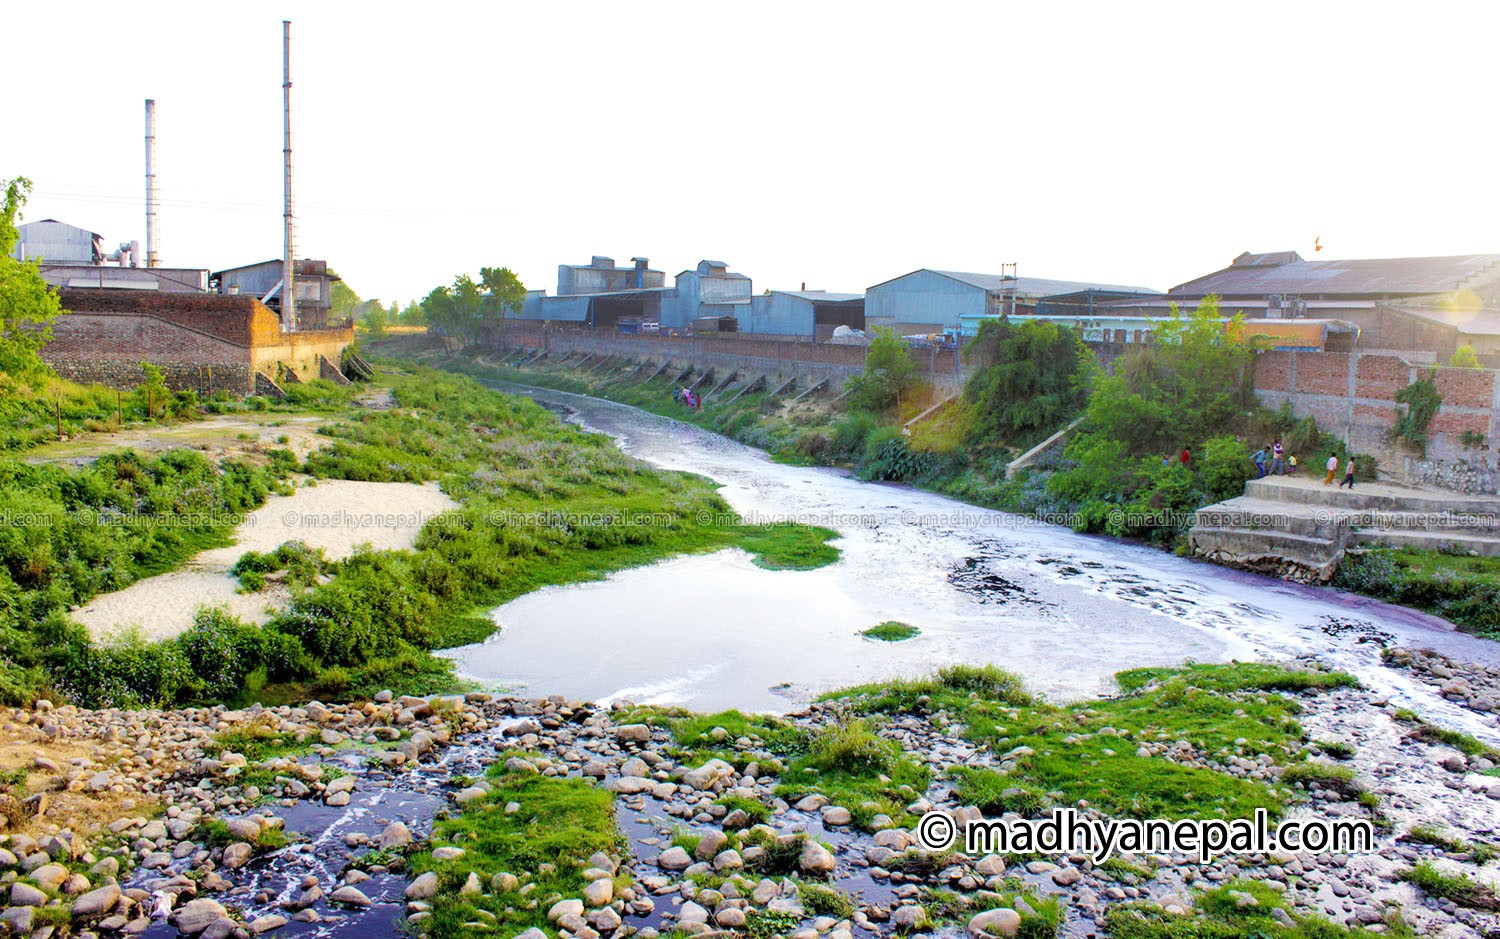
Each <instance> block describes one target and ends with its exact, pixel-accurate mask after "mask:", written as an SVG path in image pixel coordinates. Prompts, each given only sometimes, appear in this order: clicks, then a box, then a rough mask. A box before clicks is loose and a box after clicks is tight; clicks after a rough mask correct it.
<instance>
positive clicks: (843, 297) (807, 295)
mask: <svg viewBox="0 0 1500 939" xmlns="http://www.w3.org/2000/svg"><path fill="white" fill-rule="evenodd" d="M772 293H784V294H786V295H787V296H789V297H797V298H798V299H801V300H810V301H812V302H815V303H848V302H849V301H851V300H863V299H864V298H865V295H864V294H862V293H829V292H828V291H826V290H774V291H772Z"/></svg>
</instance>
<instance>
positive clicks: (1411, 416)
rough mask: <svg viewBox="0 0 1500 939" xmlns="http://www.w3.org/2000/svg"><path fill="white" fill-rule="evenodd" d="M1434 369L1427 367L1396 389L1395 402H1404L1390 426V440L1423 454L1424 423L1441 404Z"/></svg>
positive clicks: (1425, 443)
mask: <svg viewBox="0 0 1500 939" xmlns="http://www.w3.org/2000/svg"><path fill="white" fill-rule="evenodd" d="M1436 374H1437V372H1436V369H1432V370H1429V371H1428V372H1427V373H1426V374H1425V375H1423V376H1422V377H1421V378H1419V379H1417V380H1416V381H1414V382H1412V383H1411V384H1410V385H1407V386H1406V387H1405V388H1402V389H1401V390H1400V391H1398V392H1396V403H1397V404H1404V405H1406V410H1405V411H1402V412H1401V414H1400V416H1398V417H1397V418H1396V423H1395V425H1394V426H1392V427H1391V430H1390V436H1391V439H1392V440H1396V441H1399V442H1401V443H1404V444H1406V445H1407V446H1408V447H1411V448H1412V449H1413V450H1415V451H1417V452H1418V453H1420V454H1423V455H1424V456H1425V455H1426V453H1427V425H1428V424H1430V423H1431V422H1432V418H1433V416H1434V415H1435V414H1437V412H1438V408H1440V407H1442V405H1443V396H1442V395H1441V394H1439V393H1438V390H1437V383H1436V382H1435V381H1434V380H1433V379H1434V378H1435V377H1436Z"/></svg>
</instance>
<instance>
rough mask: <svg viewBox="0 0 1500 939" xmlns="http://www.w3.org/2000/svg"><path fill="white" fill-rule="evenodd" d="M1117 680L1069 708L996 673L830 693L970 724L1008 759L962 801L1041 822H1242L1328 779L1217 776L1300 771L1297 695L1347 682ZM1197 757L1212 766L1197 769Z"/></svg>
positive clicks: (1205, 677) (970, 780) (1196, 674)
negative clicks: (1116, 689)
mask: <svg viewBox="0 0 1500 939" xmlns="http://www.w3.org/2000/svg"><path fill="white" fill-rule="evenodd" d="M1117 680H1118V682H1119V685H1120V687H1121V690H1122V694H1121V695H1120V696H1119V697H1116V698H1107V699H1101V700H1096V701H1089V702H1084V703H1080V704H1074V705H1051V704H1047V703H1045V702H1040V701H1037V700H1035V699H1033V698H1032V697H1031V696H1030V695H1028V694H1026V692H1025V689H1024V687H1022V685H1021V683H1020V681H1019V679H1017V678H1016V677H1015V676H1010V675H1007V674H1006V673H1004V672H1000V671H999V670H998V669H989V670H974V671H973V672H960V673H958V674H951V673H950V674H947V675H944V674H939V675H938V676H935V677H934V678H931V679H926V680H907V681H899V682H892V683H888V684H884V685H868V686H863V687H860V688H854V689H849V690H847V691H842V692H835V693H834V694H832V695H830V696H828V698H829V699H831V700H837V701H844V702H846V704H847V706H848V707H849V709H850V710H851V711H852V712H853V713H856V714H864V715H871V716H874V715H879V714H882V713H886V714H891V713H921V712H924V711H927V712H932V713H933V714H934V719H935V720H937V719H940V718H943V719H947V720H951V721H953V722H955V723H960V724H962V725H964V728H965V729H964V734H965V736H966V737H968V738H969V739H971V740H974V741H977V742H982V743H985V744H986V745H988V746H989V748H990V749H991V750H992V751H993V752H994V753H996V754H997V755H999V756H1000V757H1001V758H1002V759H1003V760H1005V768H1004V771H996V770H988V769H975V768H968V769H962V770H960V771H958V772H956V773H955V776H956V778H957V781H958V787H959V793H960V798H961V799H962V800H963V801H964V802H966V803H972V804H975V805H978V806H980V808H982V809H984V810H985V811H986V812H987V813H1002V812H1006V811H1015V812H1023V813H1028V814H1034V813H1036V812H1037V811H1040V810H1041V809H1043V808H1045V807H1047V806H1049V805H1064V804H1072V803H1075V802H1077V801H1078V800H1087V801H1088V802H1089V803H1090V804H1091V805H1093V806H1095V807H1097V808H1098V809H1099V810H1100V811H1103V812H1105V813H1106V814H1109V815H1115V816H1131V817H1137V818H1155V817H1163V818H1185V817H1190V816H1203V815H1218V816H1221V817H1232V818H1244V817H1250V816H1251V815H1252V814H1253V812H1254V810H1255V809H1257V808H1264V809H1266V810H1267V811H1269V812H1270V813H1272V814H1273V815H1275V814H1277V813H1278V812H1279V811H1280V810H1281V808H1282V806H1283V805H1284V804H1285V802H1286V801H1287V799H1288V797H1289V796H1290V792H1289V790H1288V789H1287V788H1286V787H1287V786H1289V785H1290V784H1291V783H1292V782H1293V781H1296V780H1298V779H1301V780H1304V781H1306V780H1309V779H1312V778H1314V775H1313V774H1318V775H1317V777H1316V778H1319V779H1323V778H1327V779H1329V780H1330V782H1329V784H1330V785H1332V784H1333V782H1332V776H1333V775H1337V769H1338V768H1336V767H1326V768H1322V767H1320V768H1318V769H1316V770H1308V769H1298V770H1296V771H1295V772H1292V771H1290V770H1289V772H1292V776H1291V779H1289V780H1287V781H1286V785H1283V786H1277V785H1274V784H1272V783H1270V782H1267V781H1259V780H1255V779H1250V778H1241V777H1236V776H1231V775H1229V774H1227V773H1224V772H1221V771H1218V770H1217V769H1215V768H1214V767H1217V766H1222V765H1224V764H1225V763H1226V762H1227V761H1228V760H1229V759H1230V758H1232V757H1237V758H1246V759H1254V758H1256V757H1259V756H1260V755H1262V754H1265V755H1268V756H1270V758H1271V759H1272V761H1273V763H1275V764H1279V765H1282V766H1300V765H1303V764H1302V762H1301V761H1302V754H1303V734H1302V729H1301V727H1300V725H1299V724H1298V722H1297V720H1296V715H1297V714H1298V712H1299V711H1300V706H1299V705H1298V703H1297V701H1296V699H1295V698H1294V697H1292V695H1293V694H1295V693H1307V692H1315V691H1318V690H1323V689H1329V688H1336V687H1342V686H1346V685H1349V684H1352V683H1353V681H1354V679H1353V678H1351V677H1350V676H1347V675H1342V674H1340V673H1335V672H1312V671H1304V670H1299V669H1290V668H1284V667H1281V666H1276V665H1269V664H1264V663H1234V664H1229V665H1190V666H1187V667H1185V668H1177V669H1164V668H1159V669H1137V670H1134V671H1129V672H1122V673H1120V675H1118V676H1117ZM1143 748H1144V752H1143ZM1162 751H1164V752H1162ZM1198 762H1205V763H1207V764H1208V765H1207V766H1201V765H1190V764H1196V763H1198ZM794 768H795V764H794ZM1330 774H1331V775H1330ZM786 778H787V779H789V780H791V779H795V778H796V777H795V776H794V775H793V774H791V773H789V774H788V775H787V777H786ZM1352 792H1354V793H1357V790H1352Z"/></svg>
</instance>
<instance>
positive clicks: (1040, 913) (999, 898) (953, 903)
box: [918, 878, 1063, 939]
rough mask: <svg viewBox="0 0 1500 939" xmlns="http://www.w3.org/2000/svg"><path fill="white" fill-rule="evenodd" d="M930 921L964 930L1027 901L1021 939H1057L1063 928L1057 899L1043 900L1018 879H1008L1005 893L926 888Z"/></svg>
mask: <svg viewBox="0 0 1500 939" xmlns="http://www.w3.org/2000/svg"><path fill="white" fill-rule="evenodd" d="M918 896H919V898H920V901H921V903H922V906H923V908H924V909H926V911H927V917H928V919H929V920H931V921H932V922H933V923H935V924H937V925H938V926H948V927H953V926H962V925H965V924H967V922H968V920H969V919H970V918H971V917H973V916H974V915H975V914H977V913H982V912H984V911H985V910H994V909H999V908H1001V907H1004V908H1006V909H1015V906H1016V902H1017V901H1018V900H1020V901H1024V904H1023V909H1024V908H1029V909H1030V912H1029V913H1028V912H1021V911H1020V910H1017V912H1020V913H1021V925H1020V928H1019V929H1018V930H1017V931H1016V937H1017V939H1054V937H1056V936H1057V934H1058V931H1059V930H1060V929H1061V927H1062V919H1063V910H1062V904H1061V903H1060V902H1059V901H1058V900H1057V898H1055V897H1046V896H1040V895H1037V894H1034V893H1031V892H1030V891H1028V890H1026V889H1025V887H1024V885H1023V884H1022V883H1021V881H1020V880H1019V879H1018V878H1007V879H1006V885H1005V887H1004V889H1002V890H1000V891H992V890H986V891H982V892H980V893H974V894H961V893H956V892H954V891H952V890H948V889H944V888H931V887H924V888H922V889H921V892H920V893H919V894H918Z"/></svg>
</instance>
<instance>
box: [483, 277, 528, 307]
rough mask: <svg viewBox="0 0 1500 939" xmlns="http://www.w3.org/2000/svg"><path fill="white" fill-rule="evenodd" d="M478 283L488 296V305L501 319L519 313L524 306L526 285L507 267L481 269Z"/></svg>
mask: <svg viewBox="0 0 1500 939" xmlns="http://www.w3.org/2000/svg"><path fill="white" fill-rule="evenodd" d="M479 283H480V286H482V287H484V289H485V290H487V291H489V294H490V305H491V307H492V309H493V310H494V312H496V313H498V314H499V315H500V316H501V317H506V316H512V315H514V314H516V313H519V312H521V308H522V307H524V306H525V305H526V285H525V284H523V283H521V278H519V277H517V276H516V274H515V272H514V271H512V270H511V269H510V268H508V267H481V268H480V269H479Z"/></svg>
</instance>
